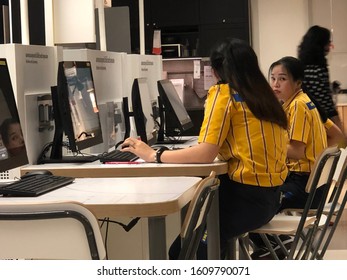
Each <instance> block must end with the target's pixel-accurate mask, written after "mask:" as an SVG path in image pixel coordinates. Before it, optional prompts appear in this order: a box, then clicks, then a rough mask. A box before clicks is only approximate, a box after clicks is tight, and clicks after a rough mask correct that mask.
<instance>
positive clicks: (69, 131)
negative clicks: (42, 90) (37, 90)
mask: <svg viewBox="0 0 347 280" xmlns="http://www.w3.org/2000/svg"><path fill="white" fill-rule="evenodd" d="M52 103H53V114H54V119H55V135H54V140H53V147H52V153H51V159H53V158H55V159H59V158H61V152H60V150H61V148H62V147H61V146H62V145H63V143H62V140H61V138H62V134H63V133H64V134H65V135H66V136H67V138H68V148H69V149H70V150H71V151H72V152H75V153H80V151H81V150H83V149H86V148H90V147H93V146H95V145H98V144H101V143H102V142H103V138H102V131H101V125H100V119H99V109H98V105H97V99H96V94H95V88H94V82H93V75H92V69H91V64H90V62H88V61H63V62H60V63H59V68H58V82H57V87H52ZM57 151H58V152H57Z"/></svg>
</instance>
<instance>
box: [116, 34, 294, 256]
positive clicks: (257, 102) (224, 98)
mask: <svg viewBox="0 0 347 280" xmlns="http://www.w3.org/2000/svg"><path fill="white" fill-rule="evenodd" d="M210 61H211V66H212V70H213V73H214V75H215V76H216V78H217V80H218V82H217V83H216V85H214V86H212V87H211V88H210V90H209V92H208V95H207V99H206V105H205V116H204V121H203V123H202V126H201V129H200V134H199V137H198V143H199V144H198V145H196V146H193V147H189V148H186V149H180V150H175V151H171V150H170V151H169V150H168V149H166V148H165V147H162V148H160V149H158V150H156V151H155V150H153V149H152V148H151V147H149V146H148V145H146V144H145V143H143V142H141V141H140V140H137V139H135V138H128V139H126V140H125V141H124V143H123V150H124V151H130V152H132V153H134V154H136V155H137V156H139V157H140V158H142V159H143V160H145V161H147V162H158V163H211V162H213V161H214V160H215V158H216V157H218V159H220V160H224V161H227V162H228V165H229V168H228V170H229V171H228V174H225V175H222V176H219V179H220V187H219V199H220V201H219V207H220V211H219V212H220V223H219V224H220V239H221V244H220V245H221V253H222V256H221V258H222V259H223V258H224V256H225V251H226V247H227V242H228V240H230V239H231V238H233V237H235V236H238V235H240V234H242V233H245V232H248V231H250V230H252V229H255V228H258V227H260V226H262V225H264V224H265V223H267V222H268V221H270V220H271V219H272V217H273V216H274V215H275V214H276V212H277V209H278V206H279V202H280V191H279V186H281V185H282V184H283V181H284V180H285V178H286V176H287V172H288V171H287V167H286V149H287V146H286V144H287V133H286V129H287V118H286V115H285V113H284V111H283V109H282V106H281V104H280V103H279V101H278V100H277V98H276V97H275V95H274V94H273V91H272V89H271V87H270V86H269V84H268V82H267V80H266V78H265V77H264V76H263V74H262V72H261V70H260V68H259V65H258V61H257V57H256V54H255V53H254V51H253V49H252V48H251V47H250V46H249V45H248V44H247V43H245V42H243V41H241V40H238V39H230V40H225V41H224V42H222V43H221V44H220V45H218V46H217V47H216V48H215V49H214V50H213V51H212V53H211V56H210ZM183 168H184V167H183ZM254 201H256V202H257V203H254ZM205 249H206V242H203V241H202V242H201V243H200V247H199V250H198V256H197V257H198V259H203V258H206V250H205ZM179 250H180V239H179V238H177V239H176V241H175V242H174V243H173V244H172V246H171V248H170V252H169V257H170V259H175V258H177V256H178V254H179Z"/></svg>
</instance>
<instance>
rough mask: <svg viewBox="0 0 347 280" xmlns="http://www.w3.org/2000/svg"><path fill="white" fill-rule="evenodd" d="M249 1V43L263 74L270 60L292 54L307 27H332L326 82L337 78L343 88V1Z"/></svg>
mask: <svg viewBox="0 0 347 280" xmlns="http://www.w3.org/2000/svg"><path fill="white" fill-rule="evenodd" d="M250 4H251V26H252V45H253V47H254V50H255V51H256V53H257V55H258V59H259V63H260V66H261V69H262V71H263V73H264V74H265V75H267V71H268V68H269V66H270V64H271V63H272V62H273V61H275V60H277V59H279V58H281V57H282V56H285V55H292V56H295V57H296V56H297V46H298V44H299V43H300V41H301V39H302V36H303V35H304V34H305V33H306V31H307V29H308V28H309V27H310V26H312V25H320V26H323V27H326V28H328V29H333V43H334V46H335V47H334V49H333V50H332V51H331V52H330V54H329V56H328V63H329V67H330V81H331V82H332V81H334V80H339V81H340V82H341V83H342V88H347V36H346V35H345V34H346V27H347V17H346V11H347V1H346V0H291V1H287V0H250Z"/></svg>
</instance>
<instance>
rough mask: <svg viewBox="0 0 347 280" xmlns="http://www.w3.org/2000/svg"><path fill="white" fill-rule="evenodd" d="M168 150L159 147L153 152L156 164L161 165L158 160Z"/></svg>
mask: <svg viewBox="0 0 347 280" xmlns="http://www.w3.org/2000/svg"><path fill="white" fill-rule="evenodd" d="M166 150H169V148H168V147H160V148H159V149H158V150H157V151H156V152H155V161H156V162H158V163H162V162H161V160H160V157H161V154H162V153H163V152H164V151H166Z"/></svg>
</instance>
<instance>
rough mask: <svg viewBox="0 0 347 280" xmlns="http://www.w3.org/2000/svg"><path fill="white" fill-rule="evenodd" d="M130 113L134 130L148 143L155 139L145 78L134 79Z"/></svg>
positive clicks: (153, 141)
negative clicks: (133, 122)
mask: <svg viewBox="0 0 347 280" xmlns="http://www.w3.org/2000/svg"><path fill="white" fill-rule="evenodd" d="M131 102H132V115H133V117H134V121H135V126H136V132H137V134H138V136H140V137H141V140H142V141H144V142H146V143H147V144H149V145H153V144H155V142H156V141H157V139H156V137H155V135H156V132H155V123H154V118H153V111H152V104H151V96H150V94H149V88H148V83H147V78H136V79H134V82H133V86H132V90H131Z"/></svg>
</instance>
